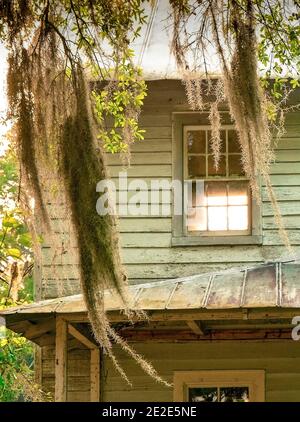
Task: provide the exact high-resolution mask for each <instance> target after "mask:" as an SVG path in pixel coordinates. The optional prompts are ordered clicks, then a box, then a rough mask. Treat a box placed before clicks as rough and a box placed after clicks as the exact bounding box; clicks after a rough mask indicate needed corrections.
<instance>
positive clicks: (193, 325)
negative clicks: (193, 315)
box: [186, 320, 204, 336]
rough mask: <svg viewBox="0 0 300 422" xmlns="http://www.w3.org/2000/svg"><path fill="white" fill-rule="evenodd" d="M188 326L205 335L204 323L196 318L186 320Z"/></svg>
mask: <svg viewBox="0 0 300 422" xmlns="http://www.w3.org/2000/svg"><path fill="white" fill-rule="evenodd" d="M186 324H187V326H188V327H189V328H190V329H191V330H192V331H193V333H195V334H197V335H199V336H204V329H203V324H201V322H197V321H194V320H190V321H186Z"/></svg>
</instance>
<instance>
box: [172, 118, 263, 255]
mask: <svg viewBox="0 0 300 422" xmlns="http://www.w3.org/2000/svg"><path fill="white" fill-rule="evenodd" d="M223 114H224V116H229V114H228V112H223ZM172 116H173V117H172V140H173V143H172V178H173V180H180V181H181V182H182V183H184V180H185V179H184V176H185V174H184V172H185V165H184V159H185V158H184V155H185V151H184V127H185V126H193V127H196V126H198V127H210V126H209V124H208V123H204V122H207V121H208V113H206V112H201V113H199V112H173V113H172ZM224 118H225V120H226V119H228V117H224ZM226 126H230V127H232V124H230V125H229V124H224V125H222V127H226ZM212 180H213V179H212ZM220 180H221V179H220ZM237 180H239V179H238V178H237ZM183 202H184V201H183V198H182V204H183V206H184V203H183ZM249 209H251V216H250V219H251V221H250V227H251V232H250V233H249V234H236V233H235V234H232V232H229V233H226V234H224V232H222V234H221V233H220V232H215V233H210V234H209V235H207V232H196V234H193V232H187V230H186V221H185V215H184V213H183V215H176V214H174V213H173V215H172V246H174V247H176V246H198V245H207V246H208V245H261V244H262V225H261V209H260V206H259V205H258V204H257V202H256V201H255V199H254V198H253V196H252V198H251V206H250V207H249Z"/></svg>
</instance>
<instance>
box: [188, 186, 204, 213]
mask: <svg viewBox="0 0 300 422" xmlns="http://www.w3.org/2000/svg"><path fill="white" fill-rule="evenodd" d="M187 187H188V189H192V192H191V193H190V192H188V207H199V206H203V205H206V196H205V182H204V180H199V179H198V180H193V181H192V182H191V184H190V185H187Z"/></svg>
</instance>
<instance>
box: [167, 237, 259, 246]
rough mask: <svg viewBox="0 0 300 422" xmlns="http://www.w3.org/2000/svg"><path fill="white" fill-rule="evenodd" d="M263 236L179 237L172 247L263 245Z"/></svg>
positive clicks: (173, 238) (175, 238) (173, 240)
mask: <svg viewBox="0 0 300 422" xmlns="http://www.w3.org/2000/svg"><path fill="white" fill-rule="evenodd" d="M261 244H262V236H261V235H252V236H203V237H200V236H194V237H193V236H179V237H172V246H210V245H261Z"/></svg>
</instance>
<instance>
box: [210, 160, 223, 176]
mask: <svg viewBox="0 0 300 422" xmlns="http://www.w3.org/2000/svg"><path fill="white" fill-rule="evenodd" d="M208 176H209V177H210V176H226V157H225V155H221V157H220V160H219V167H218V170H216V168H215V162H214V157H213V156H212V155H209V156H208Z"/></svg>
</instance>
